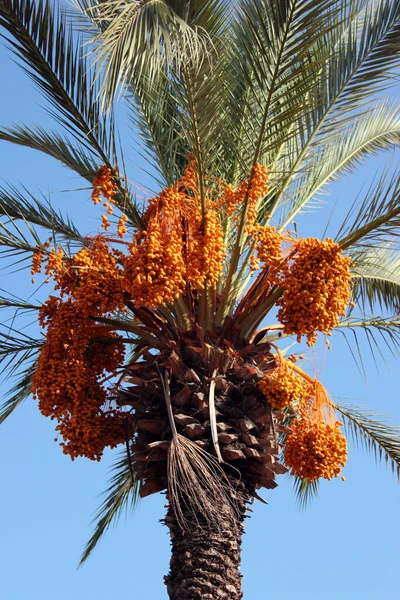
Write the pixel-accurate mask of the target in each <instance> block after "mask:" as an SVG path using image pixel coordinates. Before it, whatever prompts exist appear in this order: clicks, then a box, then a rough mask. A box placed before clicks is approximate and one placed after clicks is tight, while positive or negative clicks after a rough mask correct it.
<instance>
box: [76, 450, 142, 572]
mask: <svg viewBox="0 0 400 600" xmlns="http://www.w3.org/2000/svg"><path fill="white" fill-rule="evenodd" d="M129 461H130V458H129V456H127V454H126V452H125V451H124V452H121V453H120V454H119V458H118V459H117V461H116V463H115V465H114V466H113V467H112V469H111V474H112V476H111V479H110V485H109V487H108V488H107V489H106V491H105V492H104V496H105V498H104V501H103V503H102V504H101V506H100V508H99V510H98V512H97V514H96V516H95V520H96V521H97V523H96V526H95V530H94V532H93V535H92V536H91V538H90V540H89V541H88V543H87V544H86V546H85V549H84V552H83V554H82V558H81V560H80V565H82V564H83V563H84V562H85V561H86V560H87V559H88V558H89V556H90V554H91V553H92V552H93V550H94V549H95V547H96V546H97V544H98V543H99V541H100V539H101V538H102V537H103V535H104V534H105V533H106V531H107V529H108V528H109V527H110V525H112V524H113V523H114V524H116V523H117V522H118V520H119V518H120V516H121V514H122V512H123V511H124V510H126V511H127V510H132V509H133V508H134V506H135V504H136V502H137V500H138V492H139V485H138V482H134V483H133V484H132V478H131V471H130V465H129Z"/></svg>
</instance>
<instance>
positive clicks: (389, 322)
mask: <svg viewBox="0 0 400 600" xmlns="http://www.w3.org/2000/svg"><path fill="white" fill-rule="evenodd" d="M335 331H338V332H339V333H341V334H342V335H343V336H344V338H345V340H346V342H347V344H348V346H349V349H350V351H351V354H352V356H353V358H354V360H355V363H356V366H357V367H358V368H360V367H361V370H362V374H363V375H364V376H365V369H364V363H363V353H362V352H361V345H360V340H359V336H360V334H363V335H364V336H365V338H366V341H367V343H368V346H369V349H370V352H371V356H372V357H373V359H374V361H375V364H376V365H377V360H376V357H377V356H379V357H380V358H381V359H382V360H383V361H384V362H385V351H387V352H389V353H390V354H392V355H394V356H396V355H398V354H399V352H400V318H399V317H397V316H392V317H386V318H383V317H366V316H364V317H362V318H356V317H352V316H348V317H346V318H345V319H342V320H341V321H340V323H339V324H338V325H337V326H336V328H335ZM349 337H350V340H349Z"/></svg>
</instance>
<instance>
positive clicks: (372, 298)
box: [349, 244, 400, 312]
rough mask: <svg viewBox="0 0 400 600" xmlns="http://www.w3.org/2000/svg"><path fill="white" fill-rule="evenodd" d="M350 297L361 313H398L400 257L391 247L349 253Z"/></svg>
mask: <svg viewBox="0 0 400 600" xmlns="http://www.w3.org/2000/svg"><path fill="white" fill-rule="evenodd" d="M349 255H350V256H351V258H352V279H351V285H352V296H353V300H354V301H355V302H356V303H357V305H358V306H360V308H361V310H363V311H366V310H371V311H374V309H376V307H377V306H378V307H379V308H380V310H381V311H382V312H383V311H392V312H399V311H400V253H399V250H398V249H396V248H394V247H393V245H391V244H388V245H379V246H376V247H373V246H371V247H369V248H366V249H365V250H364V251H359V252H357V251H355V252H350V253H349Z"/></svg>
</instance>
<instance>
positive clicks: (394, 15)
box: [269, 0, 400, 214]
mask: <svg viewBox="0 0 400 600" xmlns="http://www.w3.org/2000/svg"><path fill="white" fill-rule="evenodd" d="M350 8H351V10H347V11H346V9H345V8H344V10H343V13H342V15H343V17H342V20H341V21H340V23H339V25H338V26H337V27H332V28H331V30H330V31H329V33H328V37H327V39H326V44H327V47H328V48H329V49H330V50H329V52H327V54H326V55H325V62H324V60H322V62H321V66H320V82H319V84H318V87H317V88H315V90H314V91H313V94H314V95H313V98H312V100H311V102H310V108H309V109H308V110H306V111H305V112H304V116H303V117H301V116H300V115H299V118H300V132H301V136H300V139H299V141H298V142H297V143H296V144H293V143H291V145H289V146H288V147H287V148H285V149H284V150H283V151H282V153H283V155H284V156H288V166H287V168H286V171H285V172H286V175H285V176H284V178H283V180H282V181H281V184H280V185H279V189H278V192H277V193H276V194H275V195H274V196H273V198H272V199H271V203H270V207H269V212H270V214H272V213H273V212H274V211H275V210H276V209H277V208H278V207H279V206H280V204H281V202H282V201H284V202H286V200H287V198H288V196H289V197H290V194H289V195H288V192H287V190H288V188H289V187H290V186H291V185H292V182H293V180H294V178H296V177H297V175H298V173H302V172H305V171H307V165H308V163H309V161H310V160H311V159H312V157H313V155H314V147H315V145H317V146H318V145H319V143H320V140H323V139H324V137H325V136H327V135H328V136H329V134H330V133H331V132H332V131H334V130H335V129H336V128H337V127H338V126H340V125H341V123H342V122H343V119H344V118H346V117H347V116H348V115H349V114H351V112H352V111H353V110H355V109H357V108H360V107H363V106H364V105H365V102H366V101H367V100H368V98H371V97H373V93H374V92H378V91H379V92H382V90H383V89H386V88H388V87H389V86H390V85H393V82H394V80H393V79H392V78H391V77H390V73H391V72H392V71H393V70H394V69H395V67H396V65H398V63H399V57H400V54H399V52H398V50H399V48H400V36H399V35H398V31H399V29H400V3H399V2H398V1H397V0H396V1H393V0H379V1H377V2H365V3H364V2H360V3H359V4H358V5H357V4H355V3H351V5H350ZM297 208H298V205H297V204H296V198H294V207H293V210H296V209H297ZM287 211H288V213H291V212H292V208H290V207H288V208H287Z"/></svg>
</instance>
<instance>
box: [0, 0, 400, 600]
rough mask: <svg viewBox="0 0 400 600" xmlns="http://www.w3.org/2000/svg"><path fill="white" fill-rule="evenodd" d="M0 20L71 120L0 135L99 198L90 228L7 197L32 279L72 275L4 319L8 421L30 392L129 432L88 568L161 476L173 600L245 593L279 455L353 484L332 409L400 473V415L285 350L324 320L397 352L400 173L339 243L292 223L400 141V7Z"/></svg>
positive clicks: (287, 5) (76, 429)
mask: <svg viewBox="0 0 400 600" xmlns="http://www.w3.org/2000/svg"><path fill="white" fill-rule="evenodd" d="M0 24H1V26H2V28H3V31H4V34H5V36H6V38H7V40H8V43H9V45H10V47H11V49H12V51H13V52H14V53H15V54H16V56H17V57H18V59H19V61H20V62H21V63H22V66H23V67H24V69H25V70H26V71H27V72H28V74H29V75H30V76H31V78H32V80H33V81H34V83H35V84H36V85H37V86H38V87H39V89H40V91H41V92H42V93H43V96H44V97H45V99H46V101H47V102H48V103H49V106H50V110H51V113H52V115H53V116H54V118H55V119H56V121H57V123H58V127H57V129H55V130H50V131H49V130H44V129H42V128H41V127H39V126H29V125H25V124H23V125H15V126H11V127H3V128H2V129H0V138H1V139H3V140H5V141H8V142H11V143H14V144H18V145H22V146H27V147H30V148H35V149H37V150H39V151H41V152H44V153H45V154H47V155H50V156H52V157H54V158H55V159H57V160H58V161H60V162H61V163H62V164H64V165H65V166H67V167H68V168H69V169H72V170H73V171H75V172H76V173H77V174H78V175H79V176H80V177H82V179H83V180H86V181H88V182H89V184H90V185H91V186H92V198H93V200H94V202H95V203H96V204H97V203H102V205H104V209H105V213H106V214H103V215H102V228H103V232H102V233H99V234H98V235H96V236H91V237H90V236H85V235H83V234H81V233H80V232H79V231H78V230H77V229H76V227H75V226H74V224H73V223H72V222H71V221H70V220H69V219H66V218H64V217H63V216H62V215H61V214H60V213H59V212H57V211H56V210H55V209H53V208H52V206H51V205H48V204H45V203H44V202H42V201H40V200H38V199H37V198H35V196H34V195H33V194H31V193H29V192H28V191H27V190H25V189H24V190H19V189H17V188H15V187H9V188H2V189H1V191H0V212H1V215H2V217H3V219H2V222H1V223H0V243H1V245H2V246H3V247H4V252H5V253H6V256H9V257H10V258H11V257H21V260H25V259H28V263H29V266H30V267H31V270H32V274H33V275H34V276H39V278H40V277H41V275H40V272H41V269H42V263H43V262H44V263H45V267H44V269H45V275H44V278H47V280H53V282H54V283H55V289H56V290H57V291H56V292H52V293H51V294H50V295H49V298H48V299H47V300H46V301H45V302H44V303H43V304H42V305H34V304H32V303H31V302H29V301H27V300H18V301H17V300H15V298H13V297H10V298H2V299H1V300H0V304H1V306H3V307H6V308H8V309H9V308H15V309H16V310H18V314H23V313H24V311H35V312H36V313H37V316H38V319H39V323H40V325H41V326H42V327H43V328H44V330H45V335H39V336H38V337H37V339H36V338H31V337H27V336H26V335H23V334H22V333H21V332H19V331H18V324H17V323H14V325H13V328H12V329H10V328H9V327H8V328H7V334H4V335H3V334H2V338H1V346H0V357H1V360H2V361H3V362H4V364H5V367H7V368H8V369H9V371H10V372H11V374H13V375H15V374H17V375H18V379H17V382H16V384H15V386H14V387H13V389H12V390H11V392H10V396H9V398H8V400H7V401H6V402H5V404H4V405H3V408H2V412H1V421H3V420H4V419H5V418H6V417H7V416H8V415H9V414H11V413H12V412H13V410H14V409H15V408H16V407H17V406H18V405H19V404H20V403H21V402H22V401H23V400H24V399H25V398H26V397H28V396H29V395H30V394H31V392H32V391H33V392H34V393H35V394H36V395H37V398H38V401H39V408H40V410H41V411H42V413H43V414H44V415H46V416H50V417H51V418H54V419H55V420H56V422H57V432H58V435H59V436H60V438H61V445H62V447H63V451H64V452H65V453H66V454H69V455H70V456H71V457H72V458H75V457H76V456H87V457H88V458H90V459H93V460H99V459H100V458H101V455H102V452H103V450H104V448H105V447H106V446H110V447H112V448H114V447H116V446H120V448H121V454H120V455H119V457H118V459H117V463H116V465H115V470H114V476H113V478H112V481H111V482H110V486H109V488H108V492H107V497H106V499H105V502H104V504H103V505H102V506H101V507H100V509H99V513H98V523H97V526H96V528H95V531H94V533H93V536H92V538H91V539H90V541H89V543H88V545H87V548H86V550H85V552H84V555H83V557H82V561H84V560H86V558H87V557H88V556H89V554H90V553H91V552H92V550H93V549H94V547H95V546H96V544H97V542H98V541H99V539H100V538H101V537H102V535H103V534H104V532H105V531H106V530H107V528H108V527H109V525H110V523H111V522H112V521H113V519H115V518H116V517H117V516H118V514H119V512H120V511H121V510H122V509H123V508H124V507H125V506H126V505H127V504H128V503H130V502H134V501H135V500H136V498H137V497H138V496H140V497H145V496H148V495H150V494H153V493H157V492H161V491H163V490H166V491H167V498H168V501H169V508H168V511H167V515H166V517H165V524H166V525H167V526H168V527H169V529H170V532H171V542H172V559H171V567H170V573H169V575H168V576H167V577H166V585H167V588H168V594H169V596H170V598H173V599H178V598H179V599H180V600H182V599H184V598H199V599H200V598H202V599H205V598H241V597H242V593H241V578H240V545H241V535H242V533H243V524H244V518H245V516H246V508H247V504H248V502H249V501H250V500H252V499H254V498H256V499H259V500H262V498H261V496H260V495H259V490H260V489H261V488H267V489H273V488H274V487H276V485H277V483H276V476H277V475H279V474H283V473H285V472H287V471H288V470H289V474H290V475H291V476H292V477H293V478H294V481H295V487H296V490H297V493H298V495H299V498H300V500H301V501H305V500H307V498H309V497H310V496H311V495H312V494H314V493H315V492H316V491H317V488H318V481H319V479H320V478H321V477H325V478H328V479H330V478H331V477H333V476H338V475H339V474H340V470H341V467H342V466H343V465H344V463H345V461H346V440H345V437H344V436H343V434H342V433H341V431H340V426H341V423H340V422H339V421H338V420H337V416H336V415H337V414H339V415H340V418H341V419H342V420H343V422H344V423H345V425H346V426H347V429H348V430H349V431H350V432H351V433H352V434H353V435H354V436H355V437H356V438H358V439H360V440H361V441H362V442H364V444H365V445H366V446H367V447H370V448H373V449H374V451H375V452H376V455H377V456H379V457H383V458H385V460H386V461H388V462H390V463H391V465H392V467H393V469H394V470H395V471H396V473H397V475H399V472H400V471H399V465H400V439H399V436H398V433H397V430H396V429H395V428H394V427H391V426H388V425H385V424H383V423H382V422H380V421H379V420H378V419H377V418H376V417H373V416H371V415H368V414H367V413H366V412H364V411H363V410H361V409H359V408H357V407H352V406H348V405H341V404H338V403H334V402H333V401H332V400H331V399H330V398H329V396H328V394H327V392H326V390H325V389H324V388H323V387H322V385H321V384H320V383H319V382H318V381H317V380H316V379H314V378H312V377H311V376H310V375H308V374H307V373H306V372H305V371H304V369H303V365H302V358H301V356H302V355H301V350H300V346H299V352H295V353H293V354H292V355H290V356H287V353H286V352H285V347H286V348H287V346H288V341H289V340H288V338H290V336H293V335H294V336H295V340H296V341H297V342H298V343H300V342H301V339H302V337H303V336H305V337H306V338H307V343H308V345H309V346H312V345H314V343H315V341H316V337H317V335H318V333H320V335H321V334H322V336H326V339H327V342H328V344H329V340H330V336H331V334H333V335H335V333H341V334H343V335H345V336H347V335H348V334H352V335H351V336H349V343H350V344H351V343H352V340H355V350H354V352H356V351H357V347H358V342H357V339H358V336H359V334H360V333H364V334H365V335H366V336H367V337H368V340H369V343H370V347H371V350H373V349H374V348H375V347H376V348H377V349H378V351H379V352H382V351H383V349H384V348H387V349H389V350H390V351H393V350H397V349H398V347H399V341H400V337H399V336H400V320H399V317H398V312H399V297H400V296H399V292H400V258H399V253H398V245H397V236H398V231H399V229H398V227H399V224H400V194H399V185H400V177H399V175H398V174H395V175H390V173H388V172H387V171H384V172H383V174H382V176H381V177H380V178H379V179H378V180H377V181H376V183H375V185H374V186H373V187H371V189H370V190H369V192H368V193H367V195H366V197H365V198H364V199H362V200H361V201H360V200H358V199H357V200H356V201H355V202H354V204H353V205H352V207H351V210H350V211H349V214H348V217H347V218H346V219H345V221H344V223H343V224H342V226H341V228H340V230H339V231H338V232H337V235H336V237H335V240H331V239H327V240H318V239H316V238H301V237H299V236H298V234H297V231H296V225H295V219H296V217H297V215H299V213H302V212H304V211H305V210H306V209H307V208H308V207H309V206H311V205H315V204H316V200H318V196H319V194H320V192H321V190H323V189H324V188H325V186H326V185H327V184H328V183H329V182H331V181H333V180H335V179H337V178H338V177H342V176H344V175H346V174H348V173H352V172H353V171H354V170H355V169H356V167H357V165H358V164H359V163H360V162H361V161H362V160H363V159H364V158H366V157H368V156H369V155H371V154H376V153H378V151H381V150H386V149H393V148H395V147H397V145H398V144H399V142H400V111H399V107H398V105H397V104H394V103H392V102H391V101H389V100H388V99H387V98H386V97H384V95H383V91H384V90H385V89H386V88H387V87H389V85H390V84H391V83H392V82H393V81H395V78H394V76H393V74H394V73H395V70H396V68H397V67H398V64H399V62H400V2H399V1H398V0H346V1H342V0H268V2H267V1H265V0H237V1H236V2H234V3H233V2H228V1H225V0H189V1H185V2H182V1H180V0H174V1H172V0H159V1H155V0H142V1H140V2H135V1H127V0H118V1H117V2H107V1H106V2H101V1H97V0H75V2H74V6H73V8H71V7H69V8H68V10H66V9H63V8H59V9H56V8H54V6H53V4H52V3H49V2H47V1H45V0H36V1H34V0H0ZM120 96H122V97H123V100H124V102H125V103H126V105H127V106H128V108H129V111H130V115H131V118H132V121H133V124H134V131H135V139H136V141H137V139H139V140H140V144H141V148H142V150H143V151H144V152H145V154H146V157H147V159H148V160H149V161H150V162H151V164H152V167H153V171H154V173H155V179H156V181H157V185H158V187H159V189H160V190H162V191H160V192H159V193H158V194H157V195H156V196H155V197H154V198H152V199H151V200H150V201H149V202H148V203H147V204H146V205H145V206H144V207H140V206H139V205H138V203H137V202H136V200H135V194H134V188H133V186H132V184H131V182H130V180H129V175H128V174H127V172H126V170H125V161H124V155H123V151H122V149H121V147H120V144H119V141H118V139H119V138H118V136H117V134H116V126H115V119H114V113H113V105H114V101H115V99H116V98H118V97H120ZM115 217H116V218H115ZM109 229H110V231H108V230H109ZM41 281H42V280H41ZM355 306H356V308H355ZM275 307H279V311H278V313H277V317H276V319H277V321H278V322H276V323H274V322H273V319H272V318H271V315H272V314H275V312H274V309H275ZM378 334H379V336H378ZM353 336H354V337H353ZM281 340H282V341H283V344H284V345H283V347H281V348H280V347H278V344H277V342H280V341H281ZM285 340H286V343H285Z"/></svg>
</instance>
